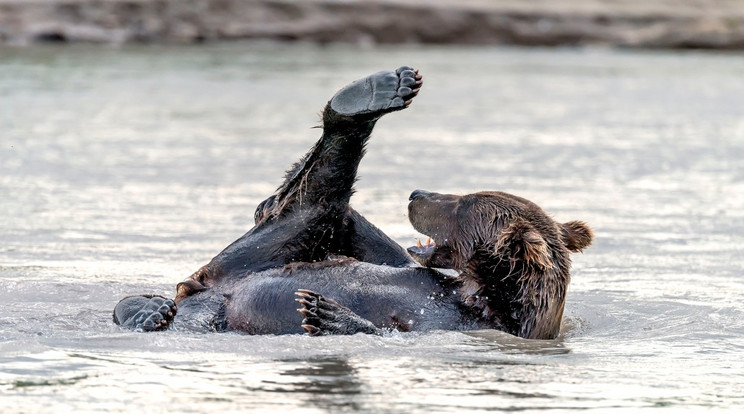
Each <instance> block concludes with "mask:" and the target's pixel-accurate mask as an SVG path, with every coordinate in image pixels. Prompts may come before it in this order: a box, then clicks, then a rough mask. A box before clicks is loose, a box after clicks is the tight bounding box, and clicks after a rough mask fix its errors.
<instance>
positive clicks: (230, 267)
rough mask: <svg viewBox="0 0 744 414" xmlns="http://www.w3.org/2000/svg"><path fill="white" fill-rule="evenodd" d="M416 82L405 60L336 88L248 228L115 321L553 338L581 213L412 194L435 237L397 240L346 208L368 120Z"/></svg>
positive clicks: (495, 198) (414, 209) (497, 199)
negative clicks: (558, 217)
mask: <svg viewBox="0 0 744 414" xmlns="http://www.w3.org/2000/svg"><path fill="white" fill-rule="evenodd" d="M422 85H423V77H422V76H421V75H420V74H419V72H418V70H415V69H413V68H411V67H409V66H402V67H400V68H398V69H397V70H393V71H381V72H377V73H374V74H372V75H369V76H367V77H365V78H362V79H360V80H357V81H355V82H352V83H351V84H349V85H347V86H346V87H344V88H342V89H341V90H340V91H339V92H337V93H336V94H335V95H334V96H333V97H332V98H331V100H330V101H329V102H328V103H327V104H326V106H325V109H324V110H323V113H322V123H323V124H322V127H323V133H322V135H321V138H320V139H319V140H318V142H317V143H316V144H315V145H314V146H313V147H312V148H311V149H310V151H309V152H308V153H307V154H306V155H305V156H304V157H302V158H301V159H300V161H299V162H298V163H296V164H295V165H294V166H293V167H292V168H291V169H290V170H289V171H288V172H287V174H286V175H285V177H284V181H283V183H282V184H281V185H280V186H279V188H278V189H277V190H276V191H275V192H274V193H273V194H272V195H271V196H269V197H268V198H267V199H266V200H264V201H263V202H261V203H260V204H259V205H258V207H257V208H256V210H255V213H254V221H255V225H254V227H253V228H252V229H250V230H249V231H248V232H247V233H246V234H245V235H243V236H242V237H241V238H239V239H238V240H236V241H235V242H233V243H232V244H230V245H228V246H227V247H226V248H225V249H224V250H223V251H222V252H220V253H219V254H218V255H217V256H215V257H214V258H213V259H212V260H211V261H210V262H209V263H207V264H206V265H204V266H203V267H201V268H200V269H198V270H197V271H196V272H195V273H194V274H192V275H191V276H190V277H188V278H187V279H186V280H185V281H183V282H181V283H179V284H178V285H177V286H176V295H175V297H174V298H173V299H169V298H165V297H162V296H157V295H136V296H129V297H126V298H124V299H122V300H121V301H120V302H119V303H118V304H117V305H116V306H115V308H114V314H113V319H114V322H115V323H116V324H118V325H121V326H122V327H125V328H130V329H136V330H141V331H157V330H163V329H168V328H171V327H175V328H180V329H191V330H196V331H214V332H219V331H225V330H234V331H241V332H245V333H248V334H296V333H307V334H309V335H313V336H317V335H338V334H346V335H348V334H356V333H366V334H377V335H381V334H384V333H385V332H387V331H391V330H397V331H401V332H408V331H431V330H474V329H498V330H502V331H505V332H508V333H510V334H513V335H516V336H520V337H523V338H531V339H550V338H555V337H556V336H557V335H558V334H559V331H560V324H561V319H562V315H563V309H564V306H565V298H566V289H567V287H568V283H569V281H570V275H569V270H570V257H569V253H570V252H579V251H582V250H583V249H584V248H586V247H588V246H589V245H590V244H591V242H592V238H593V235H592V231H591V229H590V228H589V227H588V226H587V225H586V224H584V223H583V222H579V221H571V222H568V223H558V222H556V221H554V220H553V219H552V218H550V216H548V215H547V213H545V212H544V211H543V210H542V209H540V207H538V206H537V205H535V204H534V203H532V202H530V201H528V200H525V199H523V198H520V197H517V196H513V195H509V194H506V193H500V192H480V193H475V194H469V195H463V196H457V195H446V194H437V193H433V192H427V191H423V190H416V191H414V192H413V193H412V194H411V196H410V199H409V206H408V214H409V220H410V222H411V224H412V225H413V227H414V228H415V229H416V230H417V231H419V232H421V233H422V234H426V235H428V236H430V241H428V242H427V243H426V244H421V243H419V244H418V245H417V246H412V247H410V248H408V249H404V248H403V247H401V246H400V245H398V244H397V243H395V242H394V241H393V240H392V239H391V238H390V237H388V236H387V235H386V234H385V233H383V232H382V231H381V230H380V229H378V228H377V227H375V226H374V225H373V224H372V223H370V222H369V221H367V220H366V219H365V218H364V217H363V216H362V215H361V214H359V213H358V212H357V211H356V210H354V209H353V208H352V207H351V206H350V204H349V202H350V199H351V196H352V195H353V193H354V188H353V186H354V183H355V181H356V178H357V168H358V166H359V163H360V161H361V159H362V157H363V156H364V152H365V146H366V143H367V141H368V140H369V139H370V136H371V133H372V130H373V128H374V126H375V125H376V122H377V121H378V120H379V119H380V118H381V117H382V116H383V115H386V114H388V113H392V112H396V111H400V110H403V109H405V108H407V107H409V106H410V105H411V103H412V101H413V99H414V98H415V97H416V96H417V95H418V93H419V91H420V89H421V87H422ZM443 269H444V270H443ZM453 273H454V274H455V275H454V276H453ZM298 306H299V309H297V307H298Z"/></svg>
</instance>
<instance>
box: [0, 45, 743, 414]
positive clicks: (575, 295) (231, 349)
mask: <svg viewBox="0 0 744 414" xmlns="http://www.w3.org/2000/svg"><path fill="white" fill-rule="evenodd" d="M403 64H407V65H413V66H415V67H418V68H420V70H421V73H422V74H423V75H424V77H425V85H424V89H423V90H422V92H421V94H420V95H419V97H418V98H417V100H416V102H415V103H414V104H413V105H412V106H411V108H410V109H408V110H406V111H404V112H400V113H395V114H392V115H389V116H387V117H386V118H384V119H383V120H381V121H380V122H379V124H378V126H377V129H376V131H375V133H374V135H373V138H372V140H371V142H370V145H369V150H368V155H367V157H366V158H365V159H364V160H363V162H362V165H361V168H360V177H361V178H360V181H359V183H358V193H357V194H356V195H355V196H354V198H353V200H352V204H353V205H354V206H355V207H356V208H357V209H358V210H359V211H360V212H362V213H363V214H365V215H366V216H367V217H368V218H369V219H370V220H371V221H372V222H373V223H376V224H377V225H378V226H379V227H381V228H382V229H383V230H385V231H386V232H387V233H388V234H390V235H391V236H392V237H393V238H395V239H396V240H397V241H398V242H400V243H401V244H404V245H410V244H412V243H415V240H416V237H419V235H417V234H416V233H415V231H414V230H412V228H411V226H410V225H409V224H408V220H407V217H406V204H407V197H408V194H409V193H410V192H411V190H413V189H416V188H421V189H427V190H433V191H440V192H454V193H466V192H473V191H478V190H503V191H507V192H512V193H515V194H518V195H521V196H524V197H527V198H529V199H531V200H533V201H535V202H537V203H538V204H540V205H541V206H543V207H544V208H545V209H546V210H547V211H549V212H551V214H553V215H554V217H555V218H556V219H557V220H560V221H568V220H574V219H578V220H584V221H586V222H588V223H589V224H590V225H591V226H592V227H593V228H594V230H595V233H596V241H595V243H594V245H593V246H591V247H590V248H589V249H587V250H586V251H585V252H584V253H583V254H578V255H574V256H573V257H574V264H573V272H572V275H573V280H572V283H571V286H570V289H569V295H568V300H567V305H566V316H565V318H564V324H563V329H562V335H561V336H560V338H558V339H556V340H552V341H527V340H520V339H517V338H514V337H511V336H509V335H506V334H503V333H499V332H494V331H479V332H472V333H460V332H432V333H426V334H390V335H388V336H386V337H374V336H365V335H356V336H351V337H322V338H310V337H307V336H299V335H297V336H258V337H252V336H245V335H240V334H235V333H225V334H196V333H191V332H175V331H169V332H161V333H154V334H141V333H134V332H129V331H124V330H121V329H119V328H118V327H116V326H115V325H114V324H113V323H112V321H111V310H112V308H113V307H114V304H115V303H116V302H117V301H118V299H119V298H121V297H123V296H125V295H129V294H137V293H146V292H149V293H158V294H163V295H169V296H172V295H173V293H174V285H175V284H176V283H177V282H179V281H181V280H182V279H183V278H184V277H186V276H188V275H189V274H191V272H193V271H194V270H195V269H197V268H198V267H199V266H201V265H202V264H204V263H206V262H207V261H208V260H209V259H210V258H211V257H212V256H214V255H215V254H216V253H218V252H219V251H220V250H221V249H222V248H223V247H224V246H226V245H227V244H228V243H230V242H231V241H233V240H234V239H236V238H237V237H239V236H240V235H242V234H243V233H244V232H245V231H246V230H247V229H249V228H250V227H251V225H252V216H253V209H254V207H255V205H256V204H257V203H258V202H259V201H261V200H263V198H265V197H266V196H267V195H268V194H270V193H271V192H272V191H273V190H274V188H275V187H276V186H277V185H278V184H279V183H280V181H281V176H282V174H283V172H284V171H285V169H287V168H288V167H289V166H290V164H291V163H293V162H294V161H296V160H297V159H298V158H299V157H300V155H302V154H303V153H304V151H305V150H306V149H307V148H309V147H310V145H311V144H312V143H313V142H314V141H315V139H316V138H317V137H318V136H319V131H318V130H317V129H312V128H311V127H312V126H314V125H317V124H318V120H319V118H318V113H319V112H320V110H321V109H322V107H323V106H324V104H325V102H326V101H327V99H328V98H329V97H330V96H331V95H332V94H333V92H334V91H335V90H337V89H338V88H340V87H341V86H343V85H344V84H346V83H347V82H349V81H351V80H354V79H356V78H359V77H361V76H364V75H366V74H368V73H370V72H373V71H377V70H382V69H393V68H395V67H398V66H400V65H403ZM743 74H744V58H742V55H726V54H709V53H702V52H686V53H667V52H631V51H610V50H581V49H557V50H547V49H546V50H541V49H529V50H528V49H510V48H477V47H451V48H438V47H425V48H419V47H415V46H403V47H384V48H382V47H381V48H359V47H353V46H330V47H318V46H312V45H302V44H296V45H280V44H263V43H234V44H217V45H205V46H167V47H166V46H131V47H129V46H128V47H120V48H108V47H101V46H62V47H46V46H34V47H29V48H3V49H0V407H2V408H0V411H2V412H3V413H20V412H29V413H37V412H38V413H45V412H49V413H56V412H73V411H74V412H78V413H86V412H159V411H167V412H245V411H262V412H265V411H269V410H274V411H277V412H293V411H296V412H347V411H352V410H359V411H365V412H374V413H380V412H405V413H424V412H426V413H428V412H458V413H459V412H481V411H499V410H505V411H512V410H514V411H527V412H543V411H545V410H553V411H558V412H560V411H578V410H585V411H589V412H643V411H653V412H672V413H679V412H685V411H698V410H701V409H710V410H713V411H717V412H724V411H731V412H735V411H737V410H739V409H741V408H742V406H744V397H742V395H744V303H743V300H744V283H743V281H742V278H743V277H744V254H743V253H742V252H743V251H744V208H743V207H744V76H742V75H743Z"/></svg>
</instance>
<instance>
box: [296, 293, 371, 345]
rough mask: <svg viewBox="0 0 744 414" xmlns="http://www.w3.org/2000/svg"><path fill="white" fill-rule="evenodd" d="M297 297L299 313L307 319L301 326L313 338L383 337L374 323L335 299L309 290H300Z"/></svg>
mask: <svg viewBox="0 0 744 414" xmlns="http://www.w3.org/2000/svg"><path fill="white" fill-rule="evenodd" d="M295 295H297V296H298V298H297V299H296V300H297V302H300V304H301V305H302V308H300V309H297V311H298V312H300V313H301V314H302V316H304V317H305V319H303V320H302V324H301V326H302V328H303V329H304V330H305V331H307V333H308V334H310V335H311V336H319V335H354V334H356V333H366V334H374V335H382V330H381V329H379V328H378V327H376V326H375V325H374V324H373V323H372V322H370V321H368V320H366V319H364V318H362V317H361V316H359V315H357V314H356V313H354V312H352V311H351V309H349V308H347V307H346V306H343V305H341V304H340V303H338V302H336V301H335V300H333V299H330V298H325V297H323V295H320V294H318V293H315V292H313V291H311V290H307V289H299V290H298V291H297V292H295Z"/></svg>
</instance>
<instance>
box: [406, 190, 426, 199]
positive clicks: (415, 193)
mask: <svg viewBox="0 0 744 414" xmlns="http://www.w3.org/2000/svg"><path fill="white" fill-rule="evenodd" d="M427 194H429V192H428V191H424V190H413V192H412V193H411V195H410V196H409V197H408V201H413V200H415V199H417V198H419V197H422V196H425V195H427Z"/></svg>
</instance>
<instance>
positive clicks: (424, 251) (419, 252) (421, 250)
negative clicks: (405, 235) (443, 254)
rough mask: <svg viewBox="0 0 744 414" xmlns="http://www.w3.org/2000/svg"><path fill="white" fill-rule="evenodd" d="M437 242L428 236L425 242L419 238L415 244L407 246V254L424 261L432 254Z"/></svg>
mask: <svg viewBox="0 0 744 414" xmlns="http://www.w3.org/2000/svg"><path fill="white" fill-rule="evenodd" d="M436 247H437V244H436V243H435V242H434V240H433V239H432V238H431V237H429V238H428V239H427V240H426V243H425V244H422V243H421V240H416V245H415V246H411V247H409V248H408V254H410V255H411V256H413V258H414V259H416V260H417V261H419V262H424V261H426V260H427V259H428V258H430V257H431V256H432V255H433V254H434V250H435V249H436Z"/></svg>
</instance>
